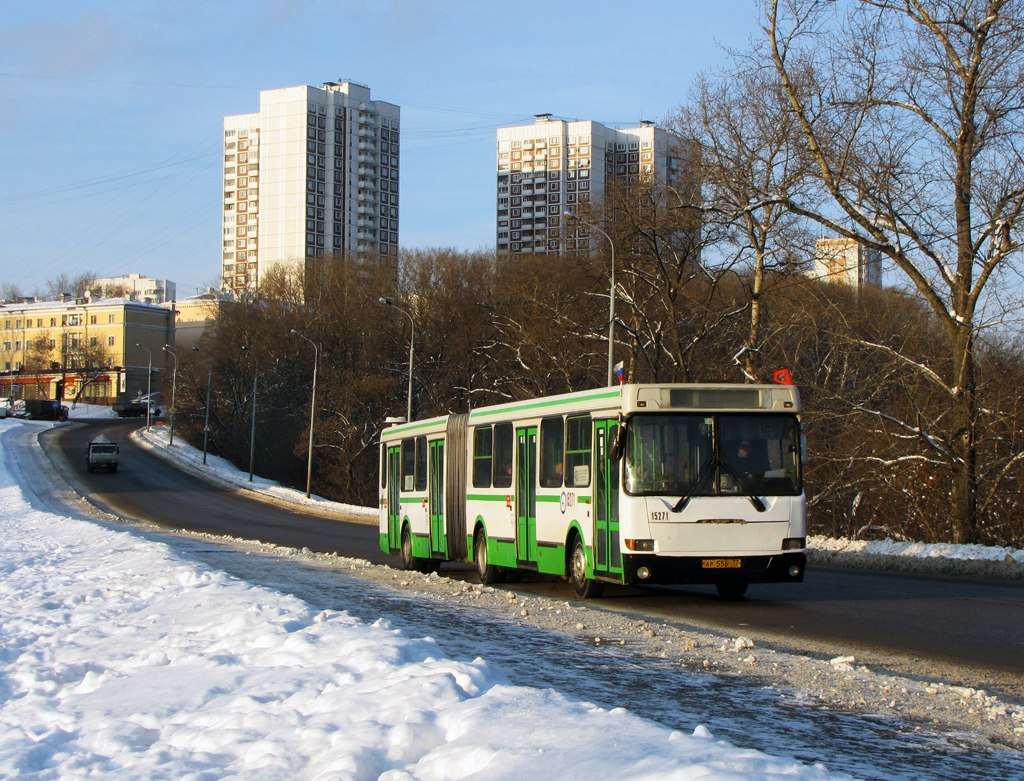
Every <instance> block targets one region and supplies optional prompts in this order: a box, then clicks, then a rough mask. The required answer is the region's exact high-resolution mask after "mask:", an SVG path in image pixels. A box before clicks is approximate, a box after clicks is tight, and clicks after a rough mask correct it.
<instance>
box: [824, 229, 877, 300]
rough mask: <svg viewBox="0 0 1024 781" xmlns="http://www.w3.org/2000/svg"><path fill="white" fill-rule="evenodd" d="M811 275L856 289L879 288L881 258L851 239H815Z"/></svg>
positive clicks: (874, 251) (873, 251)
mask: <svg viewBox="0 0 1024 781" xmlns="http://www.w3.org/2000/svg"><path fill="white" fill-rule="evenodd" d="M811 275H812V276H815V277H817V278H818V279H821V280H824V281H825V282H832V283H835V284H839V285H848V286H849V287H852V288H856V289H858V290H859V289H861V288H863V287H865V286H866V285H881V284H882V256H881V253H880V252H878V251H877V250H872V249H868V248H867V247H865V246H864V245H863V244H861V243H860V242H858V241H857V240H855V239H847V238H841V239H818V241H817V242H816V243H815V245H814V268H813V270H812V271H811Z"/></svg>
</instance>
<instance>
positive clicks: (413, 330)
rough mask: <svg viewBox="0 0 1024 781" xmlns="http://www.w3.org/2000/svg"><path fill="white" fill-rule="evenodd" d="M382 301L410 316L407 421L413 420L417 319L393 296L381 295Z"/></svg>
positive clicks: (406, 398)
mask: <svg viewBox="0 0 1024 781" xmlns="http://www.w3.org/2000/svg"><path fill="white" fill-rule="evenodd" d="M377 300H378V301H380V303H382V304H384V305H385V306H391V307H394V308H395V309H397V310H398V311H399V312H401V313H402V314H403V315H405V316H406V317H408V318H409V325H410V328H411V330H410V331H409V387H408V390H407V391H406V394H405V421H406V422H407V423H411V422H412V356H413V343H414V342H415V340H416V321H415V320H413V319H412V315H411V314H409V312H407V311H406V310H405V309H403V308H402V307H400V306H398V304H396V303H395V299H393V298H392V297H391V296H381V297H380V298H378V299H377Z"/></svg>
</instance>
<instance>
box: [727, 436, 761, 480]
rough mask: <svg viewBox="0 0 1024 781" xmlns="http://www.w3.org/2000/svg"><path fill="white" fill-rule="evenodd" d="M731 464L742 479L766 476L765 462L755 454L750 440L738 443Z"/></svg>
mask: <svg viewBox="0 0 1024 781" xmlns="http://www.w3.org/2000/svg"><path fill="white" fill-rule="evenodd" d="M730 464H731V466H732V468H733V469H735V470H736V471H737V472H739V474H740V475H741V476H742V477H761V476H762V475H764V462H763V460H762V459H760V458H758V457H757V456H756V455H755V454H754V445H753V443H752V442H751V441H750V440H749V439H741V440H740V441H739V442H737V443H736V453H735V455H734V456H733V457H732V460H731V461H730Z"/></svg>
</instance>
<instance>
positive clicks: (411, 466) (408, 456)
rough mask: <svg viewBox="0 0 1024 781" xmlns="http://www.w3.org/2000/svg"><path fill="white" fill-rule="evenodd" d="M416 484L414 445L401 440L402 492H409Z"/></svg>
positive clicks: (409, 441) (411, 442) (408, 440)
mask: <svg viewBox="0 0 1024 781" xmlns="http://www.w3.org/2000/svg"><path fill="white" fill-rule="evenodd" d="M415 484H416V444H415V442H414V441H413V440H412V439H411V438H410V439H403V440H402V490H403V491H411V490H413V487H414V486H415Z"/></svg>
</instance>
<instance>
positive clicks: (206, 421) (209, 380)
mask: <svg viewBox="0 0 1024 781" xmlns="http://www.w3.org/2000/svg"><path fill="white" fill-rule="evenodd" d="M192 352H196V353H197V352H199V348H198V347H193V348H192ZM212 386H213V367H212V366H210V367H209V368H208V369H207V370H206V415H205V416H204V417H203V465H205V464H206V444H207V441H208V440H209V436H210V388H211V387H212Z"/></svg>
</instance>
